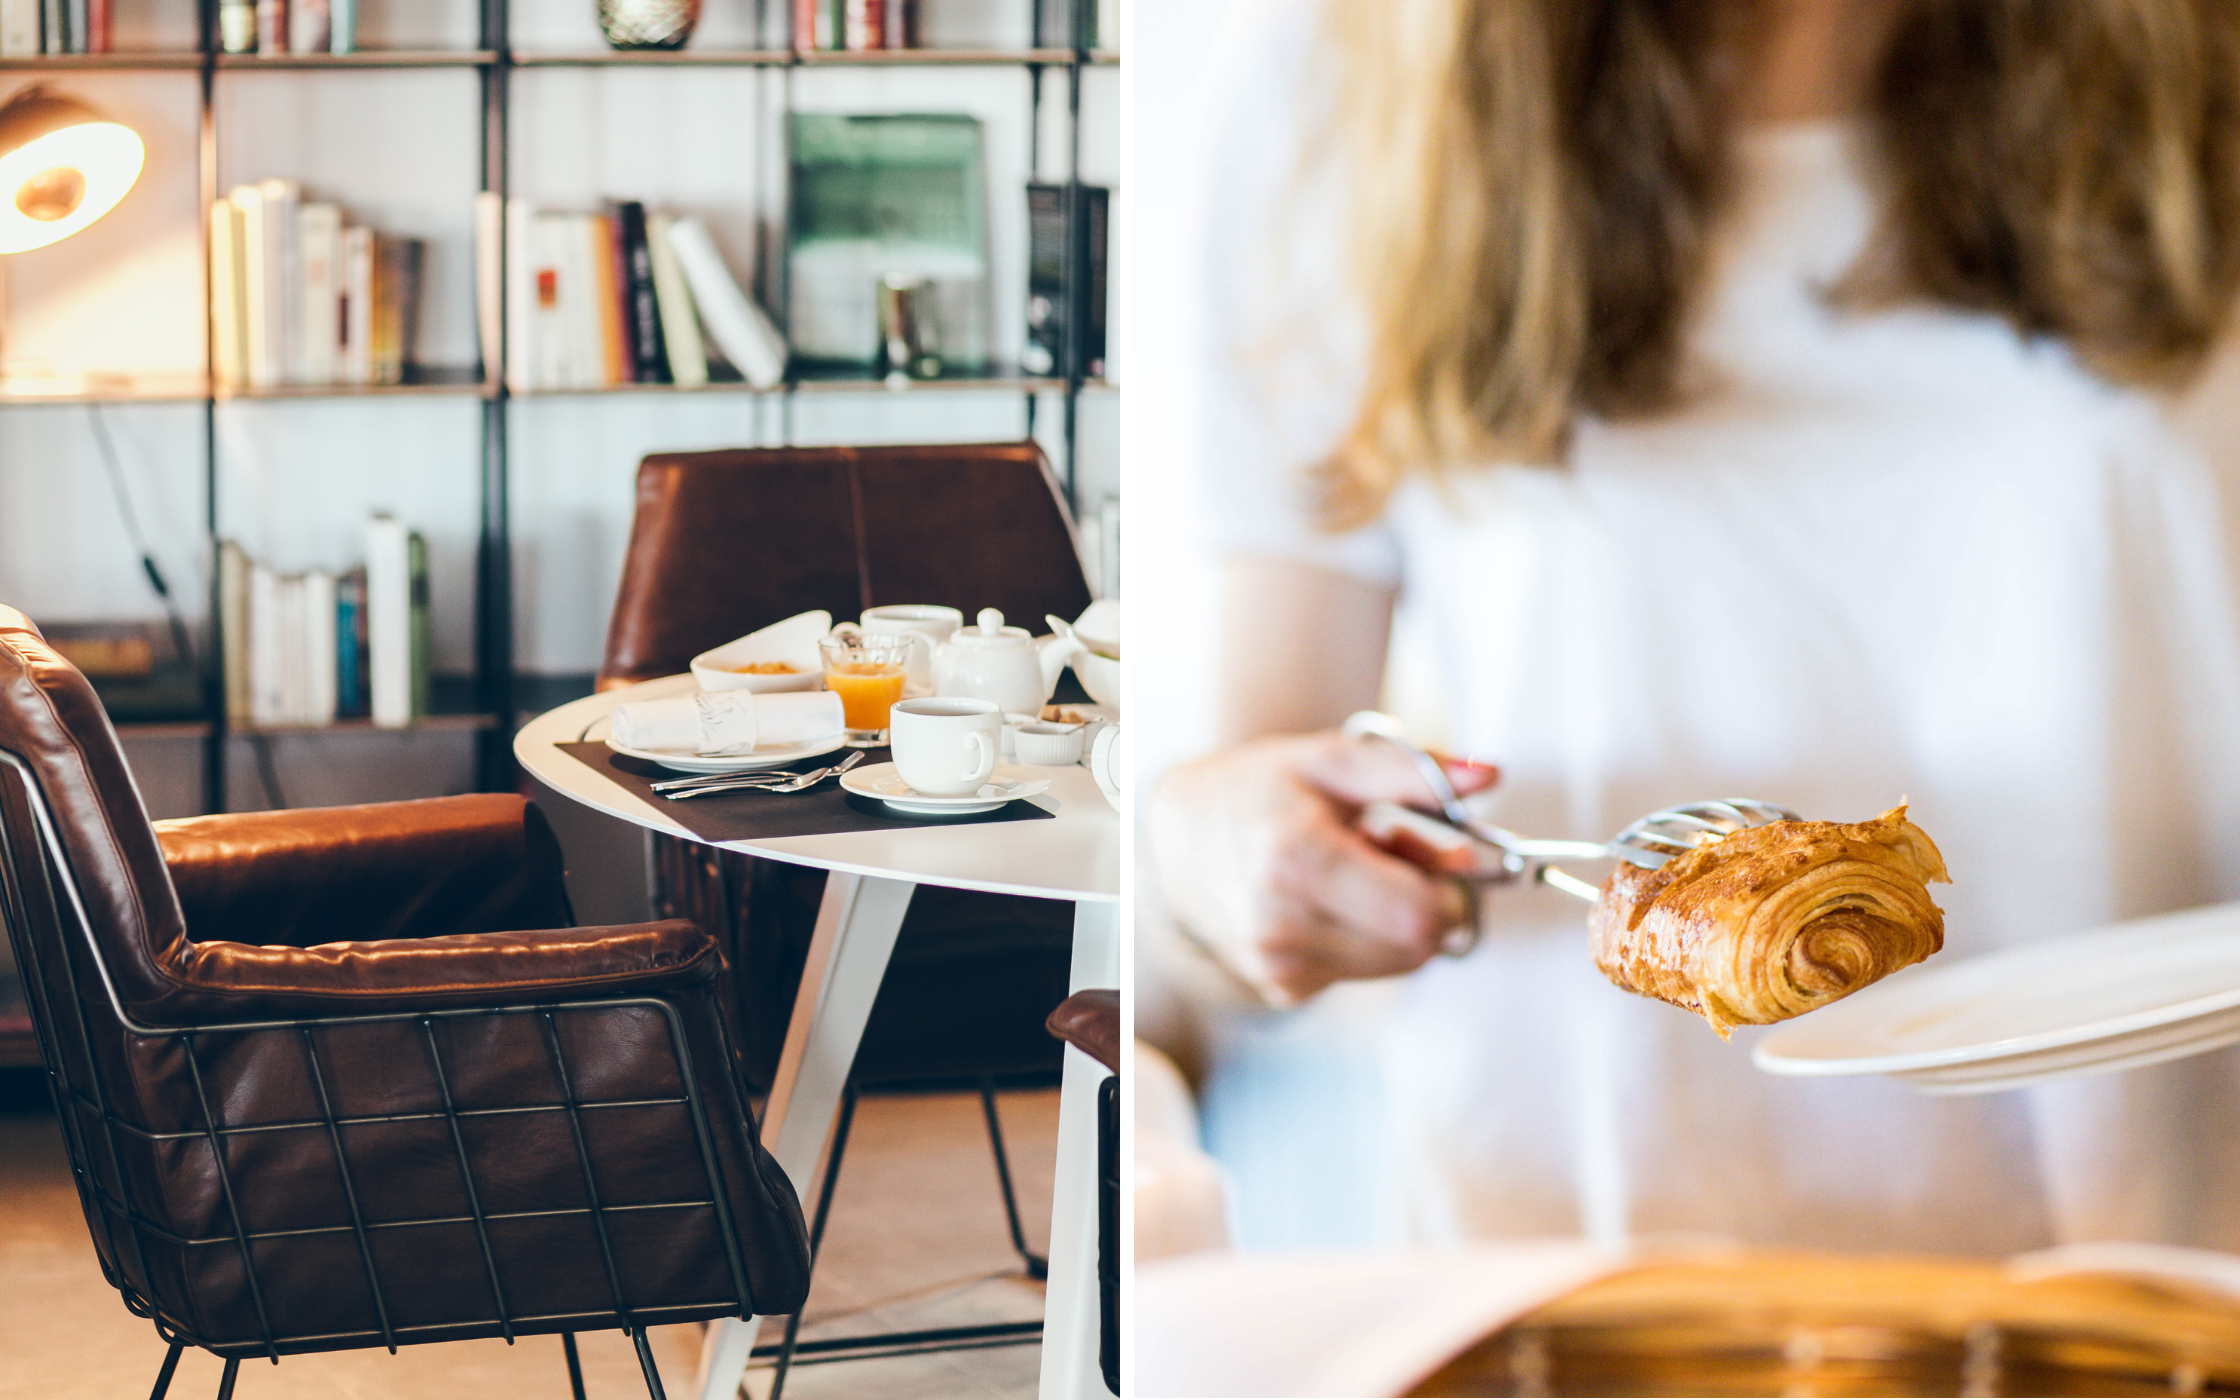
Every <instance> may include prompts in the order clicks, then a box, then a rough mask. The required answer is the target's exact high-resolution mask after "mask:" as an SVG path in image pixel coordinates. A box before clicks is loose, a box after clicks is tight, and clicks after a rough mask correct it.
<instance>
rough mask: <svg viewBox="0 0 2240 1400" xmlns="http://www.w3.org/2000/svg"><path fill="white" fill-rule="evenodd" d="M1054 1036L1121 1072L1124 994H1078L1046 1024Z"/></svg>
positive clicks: (1101, 991) (1114, 1070)
mask: <svg viewBox="0 0 2240 1400" xmlns="http://www.w3.org/2000/svg"><path fill="white" fill-rule="evenodd" d="M1043 1024H1044V1025H1047V1026H1048V1027H1049V1028H1050V1034H1052V1035H1054V1036H1056V1037H1057V1038H1058V1039H1060V1040H1062V1041H1064V1042H1065V1043H1066V1044H1068V1045H1070V1046H1072V1047H1073V1048H1074V1049H1076V1050H1079V1051H1080V1052H1081V1053H1082V1054H1084V1055H1087V1056H1088V1057H1089V1058H1090V1059H1092V1060H1095V1061H1096V1062H1097V1063H1098V1064H1100V1065H1103V1066H1104V1067H1105V1068H1106V1069H1109V1070H1111V1071H1112V1072H1113V1073H1114V1074H1118V1073H1119V1072H1120V994H1119V993H1118V992H1116V991H1108V990H1101V989H1100V990H1092V991H1086V992H1075V993H1074V994H1073V995H1072V996H1070V997H1067V998H1066V999H1065V1000H1064V1001H1061V1002H1059V1003H1058V1009H1057V1010H1055V1011H1053V1012H1051V1013H1050V1019H1049V1020H1048V1021H1046V1022H1044V1023H1043Z"/></svg>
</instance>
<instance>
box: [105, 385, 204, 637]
mask: <svg viewBox="0 0 2240 1400" xmlns="http://www.w3.org/2000/svg"><path fill="white" fill-rule="evenodd" d="M86 418H87V421H89V422H90V423H91V424H92V425H93V440H94V444H95V445H96V446H97V447H99V448H100V449H101V465H102V467H103V469H104V470H105V471H107V473H108V475H109V490H110V492H111V493H112V494H113V495H114V496H115V497H116V499H117V514H118V516H120V517H121V518H122V519H123V521H124V533H125V538H126V539H127V540H128V541H129V542H130V543H131V545H132V547H133V549H134V550H135V551H137V552H138V553H139V555H140V571H141V572H142V573H144V574H146V575H147V577H148V586H149V587H150V588H153V589H154V590H155V593H156V597H157V599H158V600H160V601H161V602H162V604H163V611H164V615H165V616H166V617H167V618H169V619H170V622H171V643H172V645H173V646H175V647H177V648H178V651H179V659H180V660H181V661H182V662H184V663H186V665H187V668H188V669H189V670H192V669H194V666H195V657H194V644H193V642H192V641H191V640H190V639H189V638H188V636H187V620H186V619H185V618H184V617H182V616H181V615H180V613H179V603H178V600H177V599H175V598H173V597H172V596H171V585H170V583H169V582H168V581H166V580H165V578H164V576H163V570H162V569H161V568H159V567H157V565H156V557H155V554H154V552H153V551H151V550H150V549H149V548H148V537H147V536H146V535H145V534H143V533H141V530H140V517H139V515H138V514H137V513H135V512H134V511H133V509H132V493H131V492H130V491H128V490H126V489H125V482H124V465H123V463H121V462H120V461H118V460H117V445H116V442H115V441H114V440H113V439H111V438H110V436H109V420H108V419H106V418H104V417H102V415H101V405H100V404H97V403H89V404H87V405H86Z"/></svg>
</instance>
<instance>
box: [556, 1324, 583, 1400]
mask: <svg viewBox="0 0 2240 1400" xmlns="http://www.w3.org/2000/svg"><path fill="white" fill-rule="evenodd" d="M560 1350H561V1351H562V1352H564V1353H565V1354H566V1355H567V1358H568V1393H569V1394H570V1395H572V1396H574V1397H575V1400H584V1394H583V1358H582V1357H580V1356H578V1355H576V1334H575V1333H573V1332H562V1333H561V1334H560Z"/></svg>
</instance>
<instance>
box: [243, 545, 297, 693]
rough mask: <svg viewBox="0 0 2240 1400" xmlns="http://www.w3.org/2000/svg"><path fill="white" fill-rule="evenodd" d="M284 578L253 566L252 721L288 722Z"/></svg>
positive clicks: (251, 566)
mask: <svg viewBox="0 0 2240 1400" xmlns="http://www.w3.org/2000/svg"><path fill="white" fill-rule="evenodd" d="M282 635H283V629H282V628H281V625H280V577H279V575H277V574H275V573H273V572H272V570H270V569H268V568H266V567H265V566H264V565H262V564H251V565H250V566H249V723H251V724H253V725H259V726H267V725H278V724H286V723H287V722H288V697H287V689H286V687H287V681H286V678H285V677H284V675H283V674H282V672H283V669H284V667H285V664H286V662H285V658H284V656H283V655H282V650H281V637H282Z"/></svg>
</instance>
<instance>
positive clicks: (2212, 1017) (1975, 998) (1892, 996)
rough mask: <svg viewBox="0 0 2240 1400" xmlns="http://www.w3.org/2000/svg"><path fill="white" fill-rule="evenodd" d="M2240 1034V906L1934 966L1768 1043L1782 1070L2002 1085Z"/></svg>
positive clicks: (1766, 1062)
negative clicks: (1888, 1075) (1893, 1076)
mask: <svg viewBox="0 0 2240 1400" xmlns="http://www.w3.org/2000/svg"><path fill="white" fill-rule="evenodd" d="M2236 1042H2240V904H2219V905H2214V906H2211V907H2209V908H2205V909H2188V910H2185V911H2183V912H2180V913H2176V914H2163V915H2159V916H2157V917H2155V918H2151V919H2135V920H2132V921H2130V922H2127V923H2121V924H2111V925H2109V926H2108V927H2106V928H2102V929H2096V930H2094V931H2092V932H2090V933H2083V934H2077V935H2075V936H2073V937H2069V938H2061V939H2055V940H2052V941H2050V942H2046V943H2039V944H2034V945H2031V946H2029V947H2023V948H2014V949H2009V950H2008V951H2006V952H2002V953H1992V954H1988V955H1985V956H1982V957H1974V958H1962V959H1958V960H1956V961H1953V962H1937V961H1934V960H1932V961H1931V962H1928V963H1924V964H1922V965H1921V966H1918V967H1912V968H1908V969H1906V970H1905V971H1904V972H1900V973H1897V974H1896V975H1894V976H1892V977H1890V978H1888V979H1887V980H1885V981H1883V982H1880V983H1877V984H1876V985H1875V986H1872V987H1869V988H1867V989H1866V990H1865V991H1863V992H1860V993H1858V994H1857V995H1855V996H1852V997H1848V998H1846V999H1845V1000H1843V1001H1839V1002H1837V1003H1835V1004H1834V1005H1833V1006H1830V1007H1827V1008H1825V1009H1823V1010H1820V1011H1815V1012H1813V1013H1812V1014H1811V1015H1809V1016H1802V1017H1799V1018H1798V1019H1797V1020H1795V1021H1792V1022H1790V1023H1788V1024H1787V1025H1784V1026H1782V1027H1781V1028H1780V1029H1778V1030H1776V1031H1774V1032H1773V1033H1771V1034H1770V1035H1768V1036H1766V1038H1765V1039H1763V1040H1761V1041H1760V1042H1758V1046H1757V1049H1756V1050H1755V1051H1754V1052H1753V1054H1752V1055H1751V1058H1752V1059H1753V1060H1754V1061H1756V1063H1757V1066H1758V1068H1760V1069H1762V1070H1766V1071H1768V1072H1769V1073H1773V1074H1794V1075H1834V1074H1891V1075H1897V1076H1900V1077H1902V1078H1904V1079H1907V1080H1909V1081H1911V1082H1913V1083H1915V1084H1917V1085H1919V1086H1920V1087H1921V1088H1923V1089H1925V1090H1927V1091H1929V1092H1931V1093H1947V1094H1951V1093H1963V1094H1964V1093H1989V1092H1991V1091H1993V1090H1996V1089H2010V1088H2016V1087H2019V1086H2021V1085H2023V1084H2034V1083H2042V1082H2044V1081H2046V1080H2050V1079H2065V1078H2069V1077H2071V1076H2074V1075H2080V1074H2096V1073H2104V1072H2106V1071H2109V1070H2116V1069H2130V1068H2134V1067H2136V1066H2139V1065H2146V1064H2153V1063H2156V1062H2157V1061H2160V1060H2170V1059H2177V1058H2179V1057H2180V1056H2184V1055H2195V1054H2200V1053H2201V1052H2203V1051H2206V1050H2213V1049H2216V1048H2218V1047H2220V1046H2224V1045H2230V1044H2234V1043H2236Z"/></svg>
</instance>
